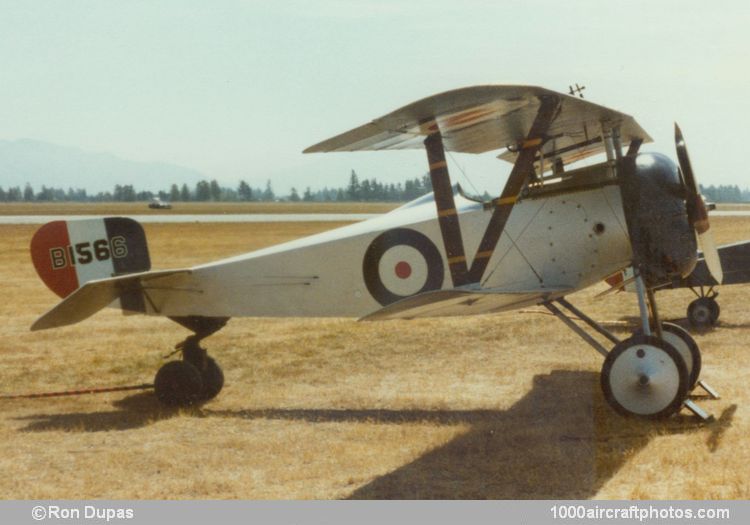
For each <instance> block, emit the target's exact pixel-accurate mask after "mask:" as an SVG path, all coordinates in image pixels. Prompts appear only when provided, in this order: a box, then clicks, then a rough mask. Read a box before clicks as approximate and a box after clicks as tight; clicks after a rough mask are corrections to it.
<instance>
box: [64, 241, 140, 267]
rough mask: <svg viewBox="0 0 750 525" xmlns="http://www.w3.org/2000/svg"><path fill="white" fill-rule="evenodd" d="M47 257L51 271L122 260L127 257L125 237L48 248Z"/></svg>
mask: <svg viewBox="0 0 750 525" xmlns="http://www.w3.org/2000/svg"><path fill="white" fill-rule="evenodd" d="M49 255H50V261H51V262H52V269H53V270H60V269H62V268H66V267H67V266H68V265H71V266H75V265H76V264H89V263H91V262H93V261H94V260H96V261H106V260H108V259H122V258H123V257H127V255H128V245H127V242H126V240H125V237H123V236H121V235H117V236H115V237H112V238H111V239H109V240H107V239H98V240H96V241H94V242H79V243H78V244H74V245H69V246H60V247H58V248H50V250H49Z"/></svg>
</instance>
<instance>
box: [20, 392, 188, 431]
mask: <svg viewBox="0 0 750 525" xmlns="http://www.w3.org/2000/svg"><path fill="white" fill-rule="evenodd" d="M112 404H113V405H114V406H115V408H117V410H108V411H102V412H76V413H69V414H36V415H33V416H25V417H20V418H17V419H18V420H22V421H24V420H25V421H30V423H29V424H28V425H27V426H25V427H24V428H22V429H21V431H22V432H49V431H54V430H65V431H68V432H103V431H108V430H130V429H134V428H140V427H145V426H147V425H150V424H152V423H154V422H156V421H159V420H162V419H168V418H170V417H173V416H174V415H175V414H177V412H178V411H177V410H171V409H169V408H165V407H164V406H163V405H161V404H160V403H159V402H158V400H157V399H156V396H154V394H153V392H141V393H138V394H134V395H130V396H127V397H124V398H122V399H119V400H117V401H115V402H113V403H112Z"/></svg>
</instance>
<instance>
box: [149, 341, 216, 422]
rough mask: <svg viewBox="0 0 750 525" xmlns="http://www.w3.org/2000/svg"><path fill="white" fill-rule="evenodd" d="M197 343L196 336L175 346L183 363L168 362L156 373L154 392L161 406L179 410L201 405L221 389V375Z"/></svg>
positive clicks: (212, 360) (213, 362)
mask: <svg viewBox="0 0 750 525" xmlns="http://www.w3.org/2000/svg"><path fill="white" fill-rule="evenodd" d="M200 341H201V337H200V336H199V335H191V336H190V337H188V338H187V339H185V340H184V341H183V342H182V343H180V344H178V345H177V347H176V348H177V351H180V352H182V360H181V361H170V362H168V363H167V364H165V365H164V366H162V367H161V368H160V369H159V371H158V372H157V373H156V378H155V379H154V391H155V393H156V397H157V399H158V400H159V401H160V402H162V403H163V404H165V405H167V406H171V407H180V406H190V405H195V404H199V403H204V402H206V401H208V400H210V399H213V398H214V397H216V396H217V395H218V393H219V392H220V391H221V389H222V387H223V386H224V373H223V372H222V371H221V368H219V365H218V364H216V361H215V360H214V359H213V358H211V357H209V356H208V353H207V352H206V350H205V349H204V348H202V347H201V346H200Z"/></svg>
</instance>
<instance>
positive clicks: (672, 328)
mask: <svg viewBox="0 0 750 525" xmlns="http://www.w3.org/2000/svg"><path fill="white" fill-rule="evenodd" d="M661 329H662V330H664V331H665V332H669V333H671V334H674V335H676V336H677V337H679V338H680V339H682V340H683V341H684V343H685V345H687V351H688V352H690V356H691V357H692V361H693V362H692V367H688V391H690V390H692V389H693V388H695V385H696V384H697V383H698V379H699V378H700V375H701V368H702V366H703V358H702V357H701V351H700V348H698V343H696V342H695V339H693V336H692V335H690V333H689V332H688V331H687V330H685V329H684V328H683V327H681V326H679V325H676V324H674V323H662V324H661ZM672 346H674V345H672ZM677 351H678V352H680V354H682V351H681V350H680V349H679V348H678V349H677Z"/></svg>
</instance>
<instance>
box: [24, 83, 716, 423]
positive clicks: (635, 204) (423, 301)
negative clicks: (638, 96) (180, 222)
mask: <svg viewBox="0 0 750 525" xmlns="http://www.w3.org/2000/svg"><path fill="white" fill-rule="evenodd" d="M675 130H676V142H677V153H678V158H679V162H680V166H679V167H678V166H677V165H675V163H673V162H672V161H671V160H670V159H669V158H668V157H666V156H664V155H661V154H656V153H639V148H640V146H641V144H643V143H644V142H648V141H650V140H651V139H650V137H649V136H648V134H647V133H646V132H645V131H644V130H643V129H642V128H641V127H640V126H639V125H638V124H637V123H636V121H635V120H634V119H633V118H632V117H630V116H628V115H626V114H623V113H620V112H617V111H614V110H612V109H608V108H606V107H602V106H599V105H596V104H593V103H591V102H588V101H585V100H582V99H581V98H577V97H574V96H569V95H565V94H561V93H557V92H554V91H550V90H547V89H543V88H539V87H531V86H477V87H469V88H464V89H457V90H454V91H448V92H445V93H441V94H438V95H434V96H431V97H428V98H425V99H422V100H419V101H417V102H414V103H412V104H409V105H407V106H405V107H403V108H401V109H398V110H396V111H394V112H392V113H389V114H387V115H385V116H383V117H381V118H378V119H375V120H373V121H372V122H370V123H368V124H365V125H363V126H360V127H358V128H355V129H353V130H351V131H348V132H346V133H342V134H341V135H338V136H336V137H333V138H331V139H328V140H326V141H323V142H321V143H319V144H316V145H314V146H311V147H309V148H307V149H306V150H305V153H316V152H340V151H362V150H392V149H407V148H413V149H421V148H424V149H425V150H426V153H427V159H428V165H429V170H430V177H431V181H432V187H433V193H432V194H430V195H428V196H424V197H421V198H419V199H416V200H415V201H413V202H410V203H408V204H405V205H403V206H401V207H400V208H397V209H396V210H394V211H392V212H390V213H387V214H385V215H382V216H379V217H377V218H374V219H371V220H367V221H364V222H360V223H356V224H352V225H349V226H345V227H342V228H338V229H335V230H332V231H328V232H325V233H321V234H318V235H313V236H311V237H307V238H303V239H299V240H295V241H292V242H287V243H284V244H281V245H278V246H274V247H271V248H266V249H262V250H258V251H254V252H251V253H247V254H244V255H239V256H237V257H232V258H229V259H224V260H220V261H217V262H212V263H208V264H204V265H200V266H194V267H191V268H181V269H173V270H161V271H151V270H150V261H149V256H148V249H147V246H146V240H145V236H144V234H143V230H142V228H141V227H140V225H138V224H137V223H136V222H135V221H132V220H130V219H126V218H105V219H94V220H86V221H67V222H64V221H56V222H52V223H48V224H46V225H45V226H43V227H42V228H40V230H39V231H38V232H37V233H36V235H35V236H34V239H33V240H32V256H33V260H34V264H35V266H36V268H37V271H38V272H39V274H40V276H41V277H42V279H43V280H44V281H45V282H46V283H47V284H48V286H50V288H52V289H53V290H54V291H55V292H57V293H58V294H59V295H60V296H61V297H63V299H62V301H61V302H60V303H59V304H58V305H57V306H55V307H54V308H52V309H51V310H50V311H48V312H47V313H46V314H44V315H42V316H41V317H40V318H39V319H38V320H37V321H36V322H35V323H34V324H33V326H32V330H41V329H47V328H54V327H60V326H64V325H69V324H72V323H76V322H79V321H82V320H84V319H86V318H87V317H89V316H91V315H93V314H94V313H95V312H97V311H98V310H100V309H102V308H104V307H107V306H114V307H117V308H121V309H122V310H124V311H126V312H129V313H133V312H135V313H142V314H146V315H156V316H166V317H169V318H170V319H172V320H174V321H176V322H178V323H180V324H182V325H183V326H185V327H187V328H189V329H191V330H192V331H193V332H194V335H191V336H190V337H188V338H187V339H186V340H185V341H183V342H182V343H180V344H179V345H178V348H179V349H181V350H182V359H181V360H175V361H171V362H169V363H167V364H165V365H164V366H163V367H162V368H161V369H160V370H159V371H158V373H157V374H156V378H155V391H156V395H157V397H158V398H159V399H160V400H161V401H163V402H164V403H167V404H172V405H181V404H190V403H196V402H202V401H206V400H208V399H210V398H212V397H214V396H215V395H216V394H218V392H219V390H221V387H222V385H223V375H222V373H221V369H220V368H219V367H218V365H217V364H216V362H215V361H214V360H213V359H211V358H210V357H208V356H207V354H206V351H205V350H204V349H203V348H202V347H201V346H200V342H201V340H202V339H204V338H205V337H207V336H209V335H211V334H212V333H214V332H216V331H217V330H219V329H221V328H222V327H223V326H224V325H225V324H226V322H227V320H228V319H229V318H231V317H238V316H250V317H255V316H259V317H262V316H285V317H286V316H288V317H325V316H336V317H339V316H346V317H357V318H361V319H362V320H367V321H385V320H389V319H414V318H423V317H437V316H463V315H475V314H487V313H492V312H500V311H505V310H512V309H518V308H522V307H527V306H530V305H544V306H545V307H546V308H547V309H549V310H550V311H551V312H552V313H554V314H555V315H556V316H557V317H559V318H560V319H561V320H562V321H563V322H564V323H565V324H567V325H568V326H569V327H570V328H572V329H573V330H574V331H575V332H576V333H577V334H579V335H580V336H581V337H583V338H584V339H585V340H586V341H587V342H588V343H589V344H591V345H592V346H593V347H594V348H595V349H596V350H597V351H598V352H599V353H601V355H602V356H603V357H604V365H603V367H602V371H601V386H602V389H603V391H604V395H605V397H606V399H607V401H608V402H609V403H610V405H611V406H612V407H613V408H614V409H615V410H616V411H617V412H619V413H621V414H626V415H634V416H639V417H644V418H661V417H666V416H669V415H671V414H674V413H675V412H677V411H678V410H680V409H681V408H682V407H683V406H686V407H688V408H689V409H690V410H693V411H694V412H695V413H696V414H698V415H701V416H703V417H705V416H706V414H705V412H703V411H702V410H701V409H700V408H699V407H697V406H696V405H695V404H694V403H693V402H692V401H691V400H689V399H688V394H689V393H690V392H691V391H692V390H693V388H695V387H696V385H698V384H699V381H700V380H699V374H700V362H701V359H700V350H699V349H698V345H697V344H696V343H695V341H694V340H693V339H692V337H691V336H690V335H689V334H688V333H687V332H685V331H684V330H682V329H681V328H680V327H678V326H676V325H671V324H668V323H662V322H661V321H660V319H659V315H658V310H657V307H656V301H655V299H654V293H653V291H654V289H655V288H657V287H660V286H662V285H664V284H665V283H669V282H672V280H673V279H676V278H686V277H687V276H688V275H690V273H691V272H692V270H693V268H694V267H695V265H696V261H697V258H698V250H697V239H696V237H697V238H698V240H700V241H701V244H702V248H703V253H704V254H705V255H704V260H705V262H706V264H707V267H708V269H709V270H710V272H711V274H712V275H713V277H714V279H715V280H716V281H717V282H721V280H722V270H721V265H720V262H719V258H718V255H717V251H716V248H715V246H714V244H713V242H712V241H711V238H710V231H709V224H708V215H707V212H706V207H705V204H704V201H703V199H702V197H701V195H699V194H698V185H697V182H696V180H695V176H694V175H693V171H692V169H691V167H690V161H689V159H688V155H687V150H686V147H685V143H684V141H683V139H682V135H681V133H680V130H679V128H677V127H675ZM493 150H503V151H502V153H501V154H500V155H499V158H500V159H502V160H504V161H509V162H511V163H512V164H513V168H512V170H511V172H510V175H509V176H508V179H507V182H506V183H505V187H504V188H503V190H502V192H501V193H500V194H499V196H498V197H497V198H495V199H493V200H491V201H488V202H481V201H479V200H476V199H474V198H470V197H468V196H467V195H465V194H463V192H461V191H460V189H459V188H457V187H454V186H453V185H452V184H451V181H450V178H449V174H448V166H447V163H446V158H445V152H446V151H453V152H461V153H483V152H487V151H493ZM602 152H603V153H605V154H606V160H605V161H604V162H601V163H599V164H595V165H590V166H585V167H579V168H575V169H574V167H573V166H571V164H573V163H575V162H576V161H579V160H582V159H584V158H587V157H590V156H592V155H595V154H599V153H602ZM625 268H632V269H633V277H632V283H633V285H634V287H635V289H636V292H637V307H638V310H639V314H640V320H641V327H640V329H639V330H638V332H636V333H634V334H633V335H632V336H631V337H628V338H626V339H624V340H620V339H619V338H617V337H615V336H614V335H613V334H612V333H611V332H609V331H608V330H606V329H605V328H604V327H602V326H601V325H600V324H598V323H596V322H595V321H594V320H593V319H591V318H589V317H588V316H586V315H585V314H584V313H583V312H581V311H580V310H578V309H577V308H576V307H574V306H573V305H572V304H571V303H570V302H568V300H567V299H566V296H568V295H570V294H572V293H574V292H576V291H578V290H581V289H583V288H586V287H588V286H591V285H593V284H596V283H599V282H601V281H602V280H603V279H605V278H607V277H608V276H611V275H613V274H617V273H618V272H620V271H622V270H623V269H625ZM573 315H575V316H576V317H578V318H579V319H582V320H583V321H584V322H585V325H587V327H588V328H590V329H591V330H594V331H596V332H598V333H599V334H601V335H602V336H604V337H606V338H607V339H608V340H609V341H610V342H611V345H612V346H611V348H609V347H605V346H603V345H602V344H601V343H599V342H598V340H597V339H596V338H594V337H592V336H591V335H590V333H589V332H587V331H586V330H584V329H583V327H582V326H580V325H578V324H576V323H574V322H573V320H572V319H571V317H572V316H573Z"/></svg>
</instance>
